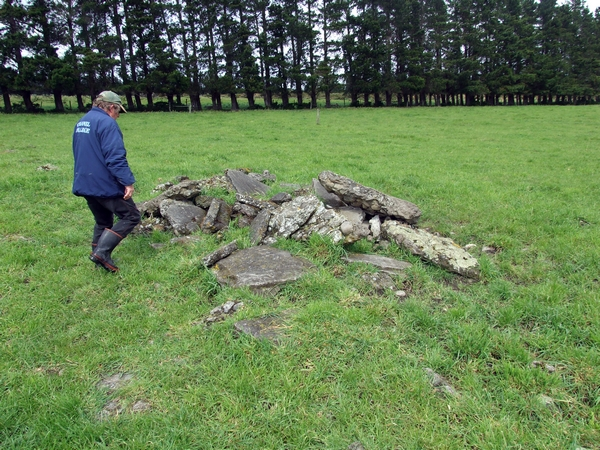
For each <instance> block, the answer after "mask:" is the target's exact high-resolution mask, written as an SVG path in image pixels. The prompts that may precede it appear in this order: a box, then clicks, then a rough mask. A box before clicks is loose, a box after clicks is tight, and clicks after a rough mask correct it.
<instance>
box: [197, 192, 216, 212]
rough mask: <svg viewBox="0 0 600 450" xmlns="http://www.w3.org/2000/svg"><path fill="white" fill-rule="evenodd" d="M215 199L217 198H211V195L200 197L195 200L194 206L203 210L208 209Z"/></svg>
mask: <svg viewBox="0 0 600 450" xmlns="http://www.w3.org/2000/svg"><path fill="white" fill-rule="evenodd" d="M214 199H215V197H211V196H210V195H199V196H197V197H196V198H194V204H195V205H196V206H199V207H200V208H202V209H208V208H210V204H211V203H212V201H213V200H214Z"/></svg>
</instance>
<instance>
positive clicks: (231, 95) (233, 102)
mask: <svg viewBox="0 0 600 450" xmlns="http://www.w3.org/2000/svg"><path fill="white" fill-rule="evenodd" d="M229 98H230V99H231V110H232V111H239V110H240V105H239V104H238V101H237V97H236V95H235V92H230V93H229Z"/></svg>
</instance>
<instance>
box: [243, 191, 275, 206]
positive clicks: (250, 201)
mask: <svg viewBox="0 0 600 450" xmlns="http://www.w3.org/2000/svg"><path fill="white" fill-rule="evenodd" d="M235 199H236V200H237V201H238V202H240V203H243V204H245V205H250V206H253V207H255V208H257V209H277V207H278V206H277V205H275V204H274V203H271V202H267V201H264V200H259V199H256V198H254V197H252V196H250V195H244V194H240V193H237V194H235Z"/></svg>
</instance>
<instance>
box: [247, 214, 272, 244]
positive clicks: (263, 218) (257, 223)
mask: <svg viewBox="0 0 600 450" xmlns="http://www.w3.org/2000/svg"><path fill="white" fill-rule="evenodd" d="M270 220H271V211H270V210H269V209H263V210H262V211H261V212H259V213H258V215H257V216H256V217H255V218H254V220H253V221H252V223H251V224H250V242H252V245H258V244H260V243H261V242H262V240H263V239H264V238H265V236H266V234H267V230H268V229H269V222H270Z"/></svg>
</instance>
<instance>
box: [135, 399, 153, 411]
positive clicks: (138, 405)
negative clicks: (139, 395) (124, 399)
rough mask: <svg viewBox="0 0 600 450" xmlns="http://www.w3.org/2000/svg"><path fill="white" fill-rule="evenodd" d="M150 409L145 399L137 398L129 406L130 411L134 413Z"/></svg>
mask: <svg viewBox="0 0 600 450" xmlns="http://www.w3.org/2000/svg"><path fill="white" fill-rule="evenodd" d="M150 409H151V406H150V403H149V402H147V401H146V400H138V401H137V402H135V403H134V404H133V405H132V406H131V412H134V413H141V412H146V411H150Z"/></svg>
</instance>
